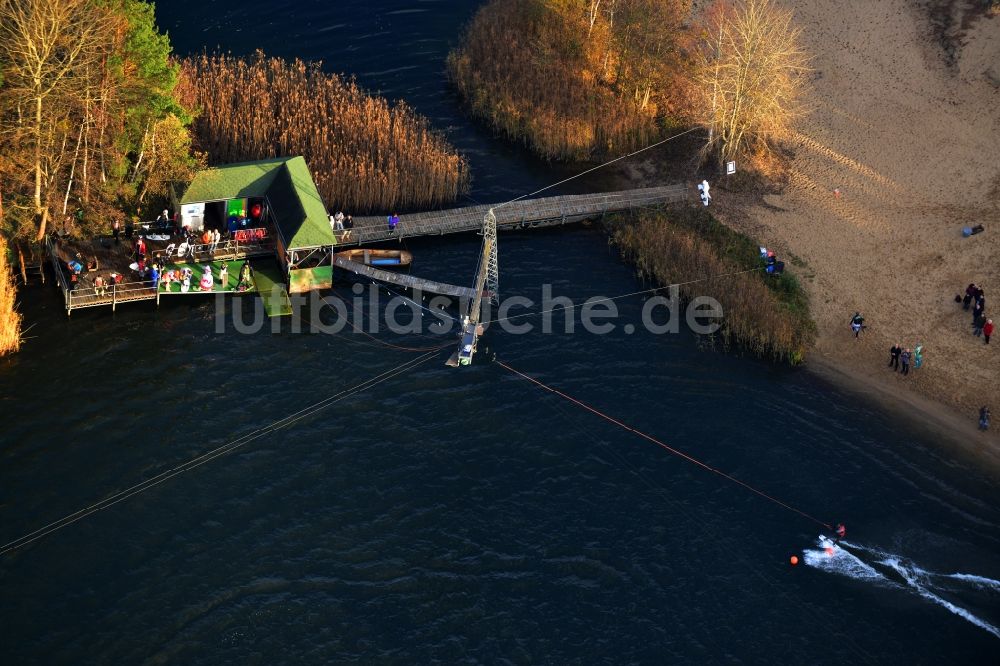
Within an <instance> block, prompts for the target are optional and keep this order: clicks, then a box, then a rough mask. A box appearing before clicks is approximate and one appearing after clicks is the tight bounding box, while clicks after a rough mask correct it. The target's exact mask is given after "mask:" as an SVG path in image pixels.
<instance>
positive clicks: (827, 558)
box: [803, 536, 1000, 638]
mask: <svg viewBox="0 0 1000 666" xmlns="http://www.w3.org/2000/svg"><path fill="white" fill-rule="evenodd" d="M816 545H817V546H819V547H820V550H811V549H807V550H804V551H803V561H804V562H805V564H806V565H807V566H811V567H815V568H817V569H822V570H823V571H829V572H831V573H836V574H840V575H842V576H848V577H850V578H855V579H858V580H865V581H869V582H876V583H878V584H882V585H887V586H889V587H896V588H900V589H906V590H910V591H912V592H914V593H916V594H918V595H919V596H921V597H923V598H924V599H927V600H928V601H931V602H933V603H935V604H938V605H939V606H943V607H944V608H946V609H948V610H949V611H951V612H952V613H954V614H955V615H958V616H959V617H961V618H962V619H964V620H966V621H968V622H970V623H972V624H974V625H975V626H977V627H979V628H980V629H983V630H985V631H988V632H989V633H991V634H993V635H994V636H996V637H997V638H1000V629H998V628H997V627H995V626H993V625H992V624H990V623H989V622H987V621H986V620H984V619H982V618H980V617H978V616H976V615H975V614H974V613H972V612H970V611H969V610H967V609H965V608H962V607H961V606H958V605H956V604H954V603H952V602H950V601H948V600H947V599H945V598H943V597H941V596H939V595H938V594H935V588H934V584H933V582H932V579H933V578H948V579H951V580H958V581H962V582H965V583H969V584H970V585H972V586H974V587H977V588H979V589H988V590H997V591H1000V581H997V580H994V579H992V578H987V577H985V576H977V575H975V574H966V573H952V574H941V573H935V572H933V571H927V570H925V569H921V568H920V567H918V566H916V565H915V564H914V563H912V562H910V561H909V560H907V559H905V558H903V557H900V556H898V555H893V554H892V553H887V552H885V551H883V550H880V549H878V548H871V547H868V546H862V545H860V544H855V543H850V542H847V541H844V542H842V545H841V546H837V545H834V544H833V542H832V541H830V540H829V539H827V538H826V537H823V536H821V537H819V539H818V540H817V542H816ZM848 548H850V549H853V550H857V551H860V552H865V553H870V554H872V555H874V556H876V557H877V558H878V560H877V564H880V565H882V566H885V567H888V568H890V569H892V570H893V571H895V572H896V573H897V574H898V575H899V576H900V578H902V579H903V581H905V583H906V585H899V584H897V583H895V582H894V581H892V580H890V579H889V578H887V577H886V576H885V575H884V574H883V573H881V572H880V571H879V570H878V569H876V568H875V567H874V566H872V565H871V564H868V563H867V562H865V561H864V560H862V559H861V558H859V557H858V556H857V555H855V554H854V553H852V552H851V551H850V550H848Z"/></svg>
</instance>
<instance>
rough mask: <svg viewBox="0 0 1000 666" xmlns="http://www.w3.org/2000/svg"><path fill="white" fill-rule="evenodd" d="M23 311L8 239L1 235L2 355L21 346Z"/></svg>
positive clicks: (0, 345)
mask: <svg viewBox="0 0 1000 666" xmlns="http://www.w3.org/2000/svg"><path fill="white" fill-rule="evenodd" d="M21 321H22V318H21V313H20V312H18V311H17V283H16V281H15V279H14V270H13V267H12V265H11V261H10V253H9V251H8V246H7V241H6V240H5V239H4V238H3V237H2V236H0V356H5V355H7V354H12V353H14V352H16V351H18V350H19V349H20V348H21Z"/></svg>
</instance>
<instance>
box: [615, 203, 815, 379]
mask: <svg viewBox="0 0 1000 666" xmlns="http://www.w3.org/2000/svg"><path fill="white" fill-rule="evenodd" d="M613 220H614V225H613V227H612V230H611V242H612V243H613V244H614V245H616V246H617V247H618V248H619V250H620V251H621V254H622V257H623V258H624V259H625V260H626V261H628V262H629V263H631V264H633V265H634V266H635V268H636V270H637V271H638V273H639V275H640V277H642V278H643V279H648V280H651V281H653V282H656V283H659V284H662V285H668V284H674V283H678V282H685V281H689V280H696V279H699V278H703V277H707V276H721V275H728V274H731V273H735V272H738V271H744V270H751V269H754V268H760V269H761V270H759V271H755V272H751V273H744V274H742V275H728V276H727V277H712V278H709V279H707V280H704V281H702V282H698V283H696V284H693V285H688V286H685V287H681V290H680V291H681V295H682V297H684V298H685V299H690V298H693V297H694V296H702V295H704V296H711V297H712V298H715V299H716V300H717V301H718V302H719V303H720V304H721V305H722V308H723V312H724V313H725V315H724V319H723V326H722V328H721V329H720V330H719V332H718V333H716V334H715V335H716V336H719V337H720V338H721V340H722V341H723V342H724V343H725V344H727V345H728V344H735V345H738V346H740V347H742V348H744V349H746V350H748V351H750V352H752V353H753V354H755V355H757V356H761V357H767V358H772V359H774V360H782V361H786V362H788V363H789V364H791V365H797V364H799V363H801V362H802V361H803V360H805V355H806V352H807V351H808V350H809V348H810V347H811V346H812V344H813V342H814V341H815V339H816V324H815V322H814V321H813V320H812V316H811V315H810V312H809V299H808V297H807V295H806V293H805V291H804V289H803V288H802V286H801V285H800V284H799V281H798V279H797V278H796V276H795V275H794V274H792V273H791V272H790V271H789V270H787V269H786V271H785V273H784V274H783V275H781V276H771V275H768V274H767V273H765V272H764V270H763V263H762V262H761V261H760V256H759V252H758V245H757V243H756V242H755V241H754V240H753V239H751V238H749V237H747V236H745V235H743V234H741V233H738V232H736V231H734V230H732V229H730V228H729V227H727V226H725V225H724V224H722V223H721V222H719V221H718V220H716V219H715V218H714V217H713V216H712V215H711V214H710V213H708V212H707V211H705V210H701V209H698V210H692V209H676V210H646V211H639V212H635V213H628V214H622V215H617V216H615V217H614V218H613Z"/></svg>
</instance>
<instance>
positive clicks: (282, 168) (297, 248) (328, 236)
mask: <svg viewBox="0 0 1000 666" xmlns="http://www.w3.org/2000/svg"><path fill="white" fill-rule="evenodd" d="M177 204H178V208H179V209H180V211H181V219H182V224H183V225H187V226H191V227H193V228H195V229H198V228H201V227H202V226H203V225H205V224H208V225H209V226H217V227H218V226H224V225H225V224H226V223H227V222H226V221H227V220H232V218H234V217H235V218H238V219H246V216H247V212H248V211H249V210H251V209H253V210H256V211H259V215H258V217H259V220H260V221H261V222H263V223H264V224H266V225H267V226H268V228H269V231H271V232H273V233H274V237H275V246H276V250H277V253H278V258H279V260H280V261H281V262H282V264H283V266H284V267H285V269H286V270H287V271H288V272H289V283H290V285H291V286H292V288H293V290H294V291H298V290H299V289H296V285H302V287H303V289H302V290H304V289H305V288H319V287H323V286H327V284H326V283H327V282H329V281H330V280H331V279H332V264H331V253H332V248H333V246H335V245H336V244H337V240H336V238H335V237H334V235H333V231H332V230H331V229H330V222H329V218H328V216H327V211H326V206H325V205H324V203H323V199H322V198H321V197H320V195H319V192H318V191H317V189H316V183H315V182H313V179H312V175H311V174H310V173H309V167H308V166H306V161H305V159H303V158H302V157H301V156H298V157H275V158H271V159H265V160H256V161H254V162H240V163H238V164H224V165H220V166H215V167H211V168H209V169H205V170H204V171H199V172H198V173H197V174H196V175H195V177H194V179H193V180H192V181H191V183H190V184H189V185H188V186H187V188H186V189H185V190H184V193H183V195H181V196H180V197H179V198H178V200H177ZM255 204H259V207H257V205H255ZM231 228H232V227H231V226H230V229H231ZM303 270H308V271H309V273H310V274H309V275H306V274H304V273H303V274H301V275H296V274H295V272H297V271H303ZM328 276H329V277H328ZM292 278H296V279H292Z"/></svg>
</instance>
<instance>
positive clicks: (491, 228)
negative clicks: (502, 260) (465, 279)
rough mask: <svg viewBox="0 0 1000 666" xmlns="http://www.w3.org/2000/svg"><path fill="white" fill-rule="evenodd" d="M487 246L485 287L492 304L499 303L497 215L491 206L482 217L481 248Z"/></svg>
mask: <svg viewBox="0 0 1000 666" xmlns="http://www.w3.org/2000/svg"><path fill="white" fill-rule="evenodd" d="M487 248H488V252H489V255H488V256H487V257H485V260H486V289H487V290H488V291H489V292H490V301H491V302H492V303H493V304H494V305H499V304H500V296H499V293H498V290H499V288H500V265H499V264H498V263H497V216H496V215H495V214H494V213H493V209H492V208H490V210H489V211H488V212H487V213H486V215H485V216H484V217H483V249H487Z"/></svg>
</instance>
